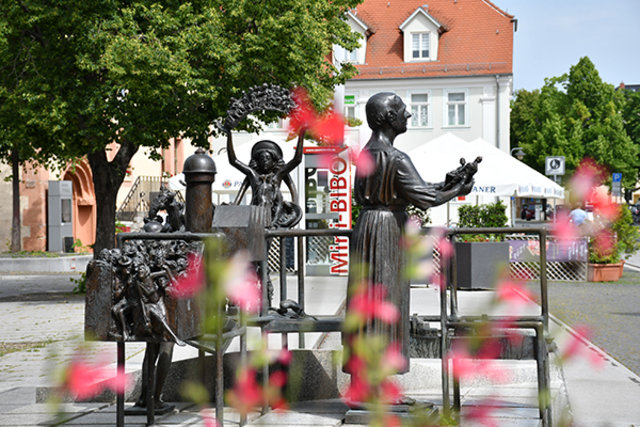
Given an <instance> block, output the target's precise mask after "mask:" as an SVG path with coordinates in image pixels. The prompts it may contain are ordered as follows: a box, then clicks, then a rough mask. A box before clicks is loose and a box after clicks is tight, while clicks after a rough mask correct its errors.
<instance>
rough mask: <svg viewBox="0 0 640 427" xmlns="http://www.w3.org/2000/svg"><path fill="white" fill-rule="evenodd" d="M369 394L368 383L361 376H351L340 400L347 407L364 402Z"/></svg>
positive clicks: (369, 387)
mask: <svg viewBox="0 0 640 427" xmlns="http://www.w3.org/2000/svg"><path fill="white" fill-rule="evenodd" d="M370 394H371V386H370V385H369V382H368V381H367V380H366V379H365V378H363V377H362V376H361V375H353V374H352V375H351V382H350V383H349V387H348V388H347V390H346V391H345V392H344V393H343V395H342V398H343V400H344V401H345V403H346V404H347V405H349V406H354V405H356V404H358V403H362V402H366V401H367V400H368V399H369V396H370Z"/></svg>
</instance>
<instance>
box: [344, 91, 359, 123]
mask: <svg viewBox="0 0 640 427" xmlns="http://www.w3.org/2000/svg"><path fill="white" fill-rule="evenodd" d="M344 117H345V118H347V119H357V118H358V108H357V104H356V96H355V95H345V96H344Z"/></svg>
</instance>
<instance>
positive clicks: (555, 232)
mask: <svg viewBox="0 0 640 427" xmlns="http://www.w3.org/2000/svg"><path fill="white" fill-rule="evenodd" d="M551 234H552V236H553V237H554V238H555V239H556V240H557V241H558V243H559V244H560V247H561V248H562V250H563V251H566V250H567V249H568V248H569V245H571V243H572V242H573V241H574V240H576V239H577V238H579V237H580V230H578V227H576V225H575V224H574V223H573V222H571V220H570V219H569V214H568V213H567V212H559V213H558V215H557V217H556V221H555V223H554V224H553V227H552V229H551Z"/></svg>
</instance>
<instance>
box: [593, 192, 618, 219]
mask: <svg viewBox="0 0 640 427" xmlns="http://www.w3.org/2000/svg"><path fill="white" fill-rule="evenodd" d="M588 203H590V204H591V205H593V212H594V214H596V215H598V216H600V217H601V218H604V219H605V220H606V221H609V222H613V221H615V220H616V219H617V218H618V215H620V208H619V207H618V205H617V204H615V203H613V201H612V200H611V197H609V195H608V194H605V193H603V192H601V191H595V190H594V191H592V192H591V195H590V197H589V199H588Z"/></svg>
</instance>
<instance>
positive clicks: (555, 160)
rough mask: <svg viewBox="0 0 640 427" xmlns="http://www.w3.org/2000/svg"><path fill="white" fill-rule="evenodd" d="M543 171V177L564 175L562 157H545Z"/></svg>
mask: <svg viewBox="0 0 640 427" xmlns="http://www.w3.org/2000/svg"><path fill="white" fill-rule="evenodd" d="M544 169H545V173H544V174H545V175H564V156H547V158H546V159H545V161H544Z"/></svg>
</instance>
